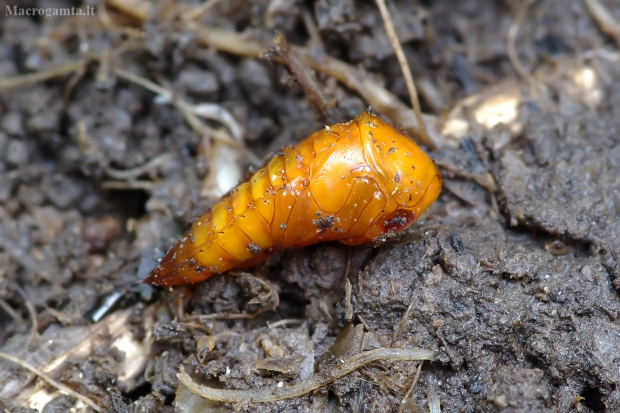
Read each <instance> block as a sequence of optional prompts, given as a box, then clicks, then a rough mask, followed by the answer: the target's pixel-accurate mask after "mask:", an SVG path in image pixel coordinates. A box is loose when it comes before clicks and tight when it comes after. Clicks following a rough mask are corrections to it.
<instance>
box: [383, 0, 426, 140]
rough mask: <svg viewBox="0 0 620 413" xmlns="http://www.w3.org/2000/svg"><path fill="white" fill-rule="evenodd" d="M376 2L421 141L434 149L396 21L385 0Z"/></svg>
mask: <svg viewBox="0 0 620 413" xmlns="http://www.w3.org/2000/svg"><path fill="white" fill-rule="evenodd" d="M376 2H377V6H378V7H379V11H380V12H381V18H383V24H384V25H385V31H386V32H387V35H388V38H389V39H390V43H391V44H392V48H393V49H394V53H396V58H397V59H398V64H399V65H400V69H401V70H402V72H403V76H404V77H405V84H406V85H407V90H408V91H409V97H410V98H411V105H412V106H413V110H414V112H415V116H416V119H417V120H418V125H420V141H421V142H422V143H423V144H425V145H426V146H428V147H429V148H430V149H432V144H431V143H430V140H429V139H428V134H427V133H426V128H425V127H424V121H423V120H422V109H420V101H419V100H418V92H417V90H416V88H415V83H414V82H413V75H412V74H411V68H410V67H409V62H407V58H406V57H405V52H403V47H402V45H401V44H400V40H398V36H397V35H396V29H395V28H394V23H393V22H392V16H390V12H389V10H388V9H387V6H386V5H385V0H376Z"/></svg>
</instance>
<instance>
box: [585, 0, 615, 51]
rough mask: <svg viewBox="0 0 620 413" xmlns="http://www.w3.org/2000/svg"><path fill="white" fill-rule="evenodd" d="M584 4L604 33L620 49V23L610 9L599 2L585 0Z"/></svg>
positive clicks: (597, 0)
mask: <svg viewBox="0 0 620 413" xmlns="http://www.w3.org/2000/svg"><path fill="white" fill-rule="evenodd" d="M583 4H584V5H585V6H586V9H587V10H588V13H590V16H591V17H592V18H593V19H594V20H595V21H596V22H597V23H598V25H599V26H600V28H601V30H602V31H603V33H605V34H606V35H608V36H609V37H611V38H612V39H614V42H616V45H617V46H618V47H620V22H618V20H616V19H615V18H614V16H613V15H612V14H611V13H610V11H609V9H607V7H605V5H604V4H603V3H601V2H600V1H599V0H583Z"/></svg>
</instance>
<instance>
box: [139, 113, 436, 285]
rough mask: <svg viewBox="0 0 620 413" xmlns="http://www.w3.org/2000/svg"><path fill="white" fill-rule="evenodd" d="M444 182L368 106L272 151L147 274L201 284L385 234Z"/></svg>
mask: <svg viewBox="0 0 620 413" xmlns="http://www.w3.org/2000/svg"><path fill="white" fill-rule="evenodd" d="M440 191H441V174H440V173H439V169H438V168H437V166H436V165H435V163H434V162H433V161H432V160H431V159H430V158H429V157H428V155H426V154H425V153H424V152H423V151H422V150H421V149H420V148H419V147H418V146H417V145H416V144H415V143H414V142H413V140H411V139H410V138H409V137H408V136H407V135H406V134H405V133H404V132H402V131H400V130H398V129H395V128H394V127H392V126H390V125H388V124H387V123H385V122H384V121H382V120H381V119H379V118H378V117H377V116H375V115H373V114H371V113H370V112H363V113H361V114H359V115H357V116H356V117H355V119H353V120H352V121H349V122H344V123H338V124H336V125H332V126H327V127H325V129H323V130H321V131H319V132H315V133H313V134H311V135H310V136H309V137H308V138H306V139H305V140H304V141H302V142H300V143H299V144H296V145H291V146H288V147H286V148H284V149H283V150H282V151H281V152H280V153H278V154H277V155H276V156H274V157H273V158H271V159H270V160H269V161H268V162H267V163H266V164H265V165H264V166H263V167H262V168H260V169H259V170H258V171H256V173H254V175H253V176H252V177H251V178H250V179H249V180H247V181H246V182H244V183H242V184H240V185H239V186H237V187H236V188H235V189H233V190H232V191H231V192H230V193H229V194H228V195H226V196H224V197H223V198H222V199H221V200H220V201H219V202H218V203H217V204H215V205H214V206H213V208H212V209H211V210H210V211H209V212H207V213H206V214H205V215H203V216H201V217H200V218H199V219H198V220H197V221H195V222H194V223H193V224H192V227H191V229H190V230H189V231H188V232H187V233H186V234H185V235H184V236H183V237H181V239H180V240H179V241H178V242H177V244H176V245H175V246H174V247H173V248H172V249H170V251H168V252H167V253H166V255H165V256H164V258H163V259H162V260H161V261H160V263H159V264H158V265H157V267H155V269H154V270H153V271H152V272H151V273H150V274H149V275H148V276H147V277H146V278H145V279H144V282H145V283H147V284H153V285H159V286H165V287H168V286H173V285H179V284H188V283H195V282H199V281H202V280H204V279H206V278H209V277H211V276H212V275H214V274H217V273H221V272H225V271H228V270H231V269H238V268H243V267H248V266H251V265H254V264H256V263H259V262H261V261H263V260H265V259H266V258H267V257H269V256H270V255H272V254H273V253H274V252H275V251H277V250H283V249H288V248H299V247H304V246H307V245H310V244H314V243H317V242H320V241H339V242H341V243H343V244H347V245H359V244H362V243H366V242H375V243H380V242H384V241H385V240H386V239H387V238H388V237H389V236H391V235H392V234H396V233H398V232H400V231H402V230H404V229H405V228H407V227H408V226H409V225H411V224H412V223H413V222H414V221H415V220H416V219H417V218H418V217H419V216H420V215H421V214H422V213H423V212H424V211H425V210H426V209H427V208H428V207H429V206H430V205H431V204H432V203H433V202H434V201H435V199H436V198H437V196H438V195H439V192H440Z"/></svg>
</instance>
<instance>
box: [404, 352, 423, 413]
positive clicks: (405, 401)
mask: <svg viewBox="0 0 620 413" xmlns="http://www.w3.org/2000/svg"><path fill="white" fill-rule="evenodd" d="M423 364H424V362H420V363H419V364H418V370H417V371H416V373H415V377H414V378H413V381H412V382H411V386H409V389H408V390H407V393H405V396H404V397H403V399H402V400H401V401H400V406H398V413H403V409H404V408H405V405H406V403H407V402H408V401H409V399H410V398H411V393H412V392H413V389H414V387H415V385H416V384H418V379H419V378H420V372H421V371H422V365H423Z"/></svg>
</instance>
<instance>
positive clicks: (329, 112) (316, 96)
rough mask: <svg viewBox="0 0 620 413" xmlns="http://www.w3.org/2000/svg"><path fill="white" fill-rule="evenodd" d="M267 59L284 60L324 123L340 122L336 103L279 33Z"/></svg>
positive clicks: (269, 48)
mask: <svg viewBox="0 0 620 413" xmlns="http://www.w3.org/2000/svg"><path fill="white" fill-rule="evenodd" d="M266 57H267V58H271V59H273V58H274V57H279V58H280V59H282V61H283V62H284V64H285V65H286V66H287V67H288V69H289V70H290V71H291V73H292V74H293V75H294V76H295V78H296V79H297V82H298V83H299V86H301V88H302V89H303V90H304V92H305V93H306V96H307V97H308V99H309V100H310V102H312V104H314V106H316V107H317V108H318V109H319V111H320V113H321V118H322V121H323V122H324V123H327V124H331V123H335V122H337V121H338V120H340V119H338V117H337V114H336V113H335V110H334V102H333V101H330V100H328V99H327V98H326V97H325V95H324V94H323V90H322V89H323V88H322V87H321V85H320V84H319V82H318V80H317V78H316V76H315V75H314V73H312V72H311V71H310V70H308V67H307V66H305V65H304V64H303V63H302V62H301V61H300V60H299V58H298V57H297V56H296V53H295V51H293V50H292V49H291V46H290V45H289V43H288V42H287V41H286V39H285V38H284V36H282V35H281V34H279V33H278V34H276V36H275V37H274V38H273V40H272V41H271V43H270V44H269V46H268V48H267V55H266Z"/></svg>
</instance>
